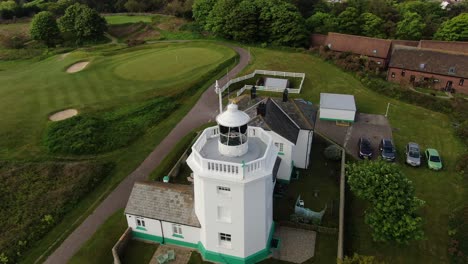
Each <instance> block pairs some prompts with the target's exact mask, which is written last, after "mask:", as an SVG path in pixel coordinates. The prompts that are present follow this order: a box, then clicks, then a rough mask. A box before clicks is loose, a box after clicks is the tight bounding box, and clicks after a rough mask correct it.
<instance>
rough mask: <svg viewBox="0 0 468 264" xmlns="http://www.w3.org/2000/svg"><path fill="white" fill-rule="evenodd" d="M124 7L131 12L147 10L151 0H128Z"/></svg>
mask: <svg viewBox="0 0 468 264" xmlns="http://www.w3.org/2000/svg"><path fill="white" fill-rule="evenodd" d="M124 7H125V9H127V11H130V12H145V11H147V10H148V9H149V2H147V1H144V0H128V1H127V2H126V3H125V4H124Z"/></svg>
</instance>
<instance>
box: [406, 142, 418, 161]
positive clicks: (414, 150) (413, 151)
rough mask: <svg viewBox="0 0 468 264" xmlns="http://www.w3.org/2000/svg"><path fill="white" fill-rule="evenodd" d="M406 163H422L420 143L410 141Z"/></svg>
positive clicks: (407, 146)
mask: <svg viewBox="0 0 468 264" xmlns="http://www.w3.org/2000/svg"><path fill="white" fill-rule="evenodd" d="M406 163H407V164H409V165H411V166H414V167H417V166H420V165H421V152H420V151H419V145H418V144H416V143H413V142H410V143H408V145H406Z"/></svg>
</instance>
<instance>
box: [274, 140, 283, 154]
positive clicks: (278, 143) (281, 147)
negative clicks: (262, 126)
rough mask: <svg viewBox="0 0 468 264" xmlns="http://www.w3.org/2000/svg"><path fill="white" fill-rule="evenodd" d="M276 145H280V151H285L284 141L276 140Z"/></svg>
mask: <svg viewBox="0 0 468 264" xmlns="http://www.w3.org/2000/svg"><path fill="white" fill-rule="evenodd" d="M275 146H276V147H278V149H279V152H283V153H284V143H281V142H275Z"/></svg>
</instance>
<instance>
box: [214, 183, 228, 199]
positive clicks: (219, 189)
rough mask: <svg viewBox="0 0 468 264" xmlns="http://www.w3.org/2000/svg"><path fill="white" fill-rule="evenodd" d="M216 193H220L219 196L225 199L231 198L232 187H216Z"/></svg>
mask: <svg viewBox="0 0 468 264" xmlns="http://www.w3.org/2000/svg"><path fill="white" fill-rule="evenodd" d="M216 192H217V193H218V195H222V196H224V197H231V187H227V186H221V185H218V186H216Z"/></svg>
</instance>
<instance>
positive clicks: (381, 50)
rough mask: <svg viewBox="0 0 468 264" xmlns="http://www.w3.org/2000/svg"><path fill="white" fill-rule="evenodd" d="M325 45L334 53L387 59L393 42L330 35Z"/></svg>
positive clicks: (353, 36) (335, 34) (345, 35)
mask: <svg viewBox="0 0 468 264" xmlns="http://www.w3.org/2000/svg"><path fill="white" fill-rule="evenodd" d="M325 45H328V46H329V48H330V49H331V50H334V51H340V52H352V53H355V54H361V55H365V56H369V57H376V58H382V59H387V58H388V55H389V52H390V48H391V46H392V41H391V40H389V39H378V38H369V37H363V36H355V35H347V34H339V33H328V37H327V40H326V41H325Z"/></svg>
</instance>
